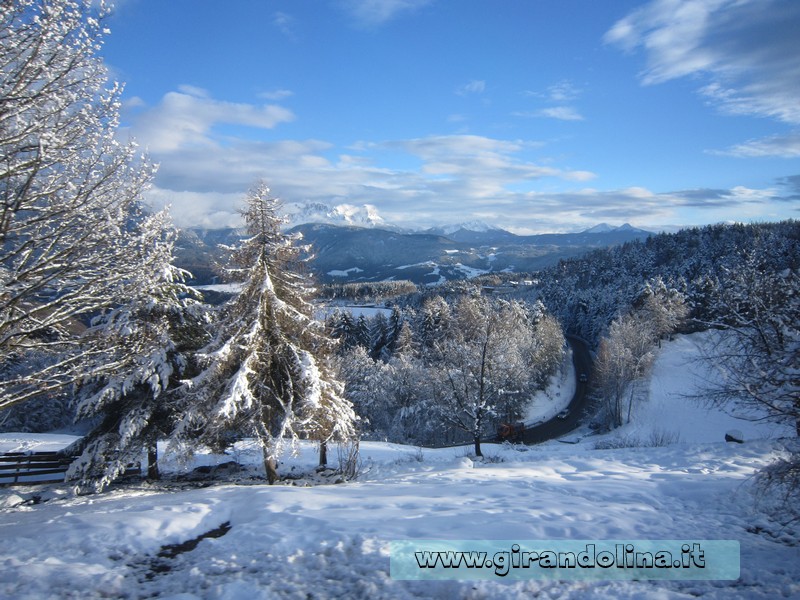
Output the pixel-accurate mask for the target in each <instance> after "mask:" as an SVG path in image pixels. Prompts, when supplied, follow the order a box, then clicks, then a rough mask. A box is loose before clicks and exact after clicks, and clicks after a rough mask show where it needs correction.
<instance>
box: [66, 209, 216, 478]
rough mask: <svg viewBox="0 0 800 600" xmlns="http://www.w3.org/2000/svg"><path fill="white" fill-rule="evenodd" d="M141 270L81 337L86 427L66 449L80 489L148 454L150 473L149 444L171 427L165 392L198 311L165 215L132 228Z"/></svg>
mask: <svg viewBox="0 0 800 600" xmlns="http://www.w3.org/2000/svg"><path fill="white" fill-rule="evenodd" d="M133 233H136V234H137V239H138V243H137V244H136V246H135V249H136V250H137V251H138V252H139V262H140V264H141V269H140V271H139V276H138V277H137V279H136V280H135V281H131V282H130V286H129V289H130V291H131V293H132V296H131V298H130V299H129V300H128V301H127V302H126V303H124V304H121V305H119V306H115V307H113V308H111V309H109V310H107V311H105V312H103V313H102V314H101V315H99V316H98V317H96V318H95V319H94V320H93V324H92V326H91V327H90V328H89V329H88V330H87V331H86V332H85V334H84V335H83V336H82V340H83V346H84V347H85V348H87V349H91V350H87V353H86V356H85V357H84V360H83V369H84V375H83V377H82V378H81V380H80V381H79V382H78V385H77V399H78V404H77V418H79V419H85V420H87V421H90V422H93V423H94V426H93V428H92V429H91V431H90V432H89V433H88V434H87V435H85V436H84V437H83V438H82V439H81V440H79V441H78V442H76V443H75V444H73V445H72V446H71V447H70V448H68V449H67V452H69V453H73V452H80V453H81V455H80V457H79V458H78V460H76V461H75V462H74V463H73V464H72V466H71V468H70V471H69V473H68V479H73V480H76V481H77V484H78V487H79V488H80V489H83V490H88V489H94V490H100V489H102V488H103V487H105V486H106V485H107V484H108V483H110V482H111V481H113V480H114V479H115V478H116V477H117V476H118V475H119V474H121V473H122V472H124V471H125V468H126V465H127V464H128V463H131V462H138V460H139V458H140V455H141V454H142V451H143V450H144V449H147V451H148V458H149V464H148V476H149V477H151V478H157V476H158V470H157V462H156V460H157V451H156V443H157V441H158V439H159V438H164V437H166V436H167V435H168V434H169V433H170V430H171V424H172V419H173V418H174V414H173V411H174V407H173V405H172V403H171V402H170V401H169V400H168V394H167V392H168V390H169V389H170V388H172V387H175V385H176V384H177V382H178V379H179V378H180V377H181V376H183V375H184V374H185V371H186V368H187V366H188V365H189V363H190V362H191V360H192V359H191V352H192V350H196V349H197V348H198V347H199V346H200V345H202V339H203V336H204V328H203V325H204V312H203V309H202V305H201V304H200V303H199V302H198V301H197V300H196V297H197V294H196V292H194V291H193V290H192V289H191V288H189V287H188V286H186V285H184V284H183V283H182V282H183V280H184V278H185V277H186V276H188V273H186V272H184V271H181V270H180V269H177V268H176V267H174V266H173V265H172V250H173V244H174V241H175V237H176V235H177V232H176V231H175V230H174V229H173V228H172V226H171V223H170V221H169V218H168V216H167V215H166V213H164V212H162V213H159V214H156V215H153V216H150V217H148V218H146V219H144V220H143V221H142V222H141V223H139V224H138V225H137V226H136V227H135V229H134V231H133V232H132V234H133Z"/></svg>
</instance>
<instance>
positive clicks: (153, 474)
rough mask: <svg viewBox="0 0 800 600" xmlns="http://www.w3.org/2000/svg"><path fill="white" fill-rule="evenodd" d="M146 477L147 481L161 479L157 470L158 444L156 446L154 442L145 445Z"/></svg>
mask: <svg viewBox="0 0 800 600" xmlns="http://www.w3.org/2000/svg"><path fill="white" fill-rule="evenodd" d="M147 479H148V481H158V480H159V479H161V474H160V473H159V472H158V446H156V442H153V443H151V444H150V445H148V446H147Z"/></svg>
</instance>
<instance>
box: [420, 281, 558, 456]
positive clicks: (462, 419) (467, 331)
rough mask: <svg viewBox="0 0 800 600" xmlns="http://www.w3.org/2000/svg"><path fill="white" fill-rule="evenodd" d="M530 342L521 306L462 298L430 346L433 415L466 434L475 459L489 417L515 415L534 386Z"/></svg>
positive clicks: (530, 330) (532, 328)
mask: <svg viewBox="0 0 800 600" xmlns="http://www.w3.org/2000/svg"><path fill="white" fill-rule="evenodd" d="M535 340H536V330H535V326H534V323H533V322H532V321H531V319H530V317H529V315H528V314H527V311H526V310H525V308H524V306H523V305H522V304H521V303H518V302H495V303H493V302H491V301H490V300H488V299H487V298H485V297H481V296H475V297H469V296H468V297H464V298H462V299H460V300H459V301H458V302H457V303H456V305H455V307H454V308H453V311H452V316H451V321H450V325H449V327H448V329H447V331H446V333H445V335H444V337H443V338H442V339H441V340H439V341H437V342H435V343H434V354H435V355H438V356H436V358H437V359H438V360H437V361H436V362H437V363H438V364H437V365H436V366H437V367H438V368H437V369H431V370H430V371H429V372H430V373H431V376H430V381H431V384H432V391H431V395H432V397H433V402H434V404H435V406H436V410H437V413H438V416H439V418H440V419H441V420H442V421H443V422H444V423H446V424H447V425H449V426H452V427H455V428H457V429H461V430H463V431H465V432H467V433H468V434H469V435H470V436H471V438H472V441H473V443H474V446H475V454H476V455H477V456H482V453H481V439H482V437H483V434H484V429H485V428H486V426H487V425H489V423H490V421H491V419H492V418H493V417H496V416H500V417H503V418H507V417H509V416H510V417H512V418H516V417H518V416H519V410H520V409H521V406H522V403H523V402H524V400H525V397H526V394H527V393H528V392H530V391H532V389H533V387H534V386H535V380H536V376H535V373H536V371H537V369H536V367H535V365H533V364H532V363H531V360H532V359H533V357H534V356H536V352H535V349H534V346H535ZM559 352H560V349H559ZM437 372H438V377H437V376H435V374H436V373H437Z"/></svg>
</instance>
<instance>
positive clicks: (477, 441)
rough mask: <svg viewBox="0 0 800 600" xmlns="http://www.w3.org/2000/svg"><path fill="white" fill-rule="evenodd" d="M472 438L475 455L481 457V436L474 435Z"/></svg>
mask: <svg viewBox="0 0 800 600" xmlns="http://www.w3.org/2000/svg"><path fill="white" fill-rule="evenodd" d="M473 439H474V441H475V456H481V457H482V456H483V453H482V452H481V436H479V435H476V436H474V438H473Z"/></svg>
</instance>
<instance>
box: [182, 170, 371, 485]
mask: <svg viewBox="0 0 800 600" xmlns="http://www.w3.org/2000/svg"><path fill="white" fill-rule="evenodd" d="M279 206H280V205H279V202H278V200H277V199H275V198H274V197H273V196H271V195H270V191H269V188H268V187H267V186H266V184H264V183H263V182H261V183H258V184H256V185H255V186H253V188H252V189H251V190H250V192H249V193H248V195H247V200H246V207H245V209H244V217H245V221H246V224H247V234H248V236H249V237H248V239H247V240H246V241H244V242H243V244H242V245H241V247H240V248H239V249H238V250H236V251H235V253H234V261H235V264H236V265H237V267H238V268H237V269H236V270H237V272H238V273H239V274H240V275H241V276H242V278H243V279H244V284H243V285H244V287H243V289H242V291H241V292H240V293H239V294H238V296H236V297H235V298H234V299H233V300H232V301H231V302H230V303H229V304H227V305H225V306H224V307H223V308H222V312H221V315H220V318H219V321H218V325H217V330H216V334H215V336H214V339H213V340H212V341H211V342H210V343H209V344H208V345H207V346H206V347H205V348H204V349H203V350H202V351H201V352H200V359H201V361H202V363H203V366H204V368H203V369H202V371H201V372H200V373H199V374H198V375H197V376H196V377H194V378H193V379H192V380H191V381H190V382H189V383H188V384H187V390H186V393H185V395H184V398H183V400H182V404H183V410H182V415H181V420H180V423H179V425H178V427H177V429H176V439H177V440H178V441H183V442H188V443H189V444H190V445H194V444H196V443H198V442H199V443H205V444H207V445H210V446H212V447H225V446H227V445H228V444H229V443H230V442H232V441H234V440H235V439H240V438H242V437H253V438H255V439H256V440H257V441H258V443H259V445H260V446H261V448H262V451H263V457H264V468H265V470H266V473H267V477H268V479H269V481H270V482H271V483H272V482H274V481H275V480H276V479H277V478H278V474H277V470H276V465H277V457H278V456H279V455H280V453H281V451H282V449H283V446H284V444H285V443H286V441H287V440H292V441H294V440H296V439H298V438H299V437H307V438H310V439H314V440H317V441H319V442H320V444H325V443H327V442H328V441H331V440H342V441H344V440H348V439H350V438H352V437H353V436H354V435H355V421H356V417H355V414H354V412H353V409H352V406H351V404H350V403H349V402H348V401H347V400H345V399H344V397H343V395H342V388H341V384H340V383H339V382H338V381H337V379H336V377H335V375H334V372H333V367H332V363H331V361H330V358H331V357H332V354H333V352H332V346H333V344H332V341H331V338H330V337H328V335H327V333H326V330H325V327H324V325H323V324H322V323H320V322H318V321H316V320H314V319H313V318H312V310H311V308H312V307H311V305H310V304H309V302H308V300H307V295H308V293H309V289H308V285H307V281H306V280H305V279H304V278H303V277H302V276H301V274H300V273H299V272H298V271H299V269H298V267H299V262H298V260H299V248H298V247H297V246H295V245H294V244H293V239H291V238H290V237H288V236H287V235H285V234H283V233H282V232H281V229H280V226H281V223H282V221H281V218H280V217H279V215H278V210H279Z"/></svg>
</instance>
